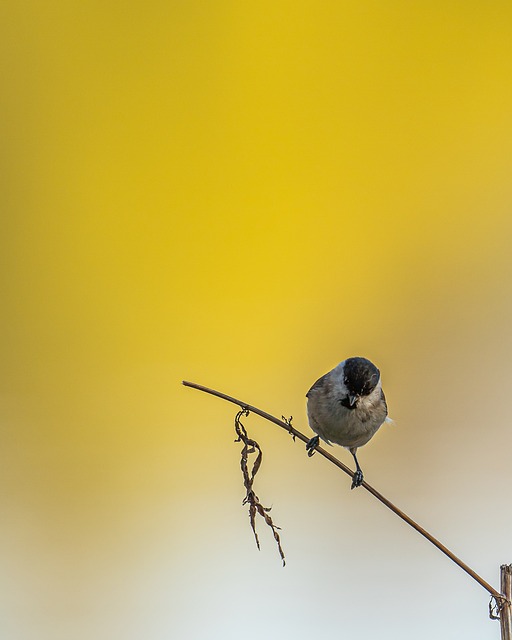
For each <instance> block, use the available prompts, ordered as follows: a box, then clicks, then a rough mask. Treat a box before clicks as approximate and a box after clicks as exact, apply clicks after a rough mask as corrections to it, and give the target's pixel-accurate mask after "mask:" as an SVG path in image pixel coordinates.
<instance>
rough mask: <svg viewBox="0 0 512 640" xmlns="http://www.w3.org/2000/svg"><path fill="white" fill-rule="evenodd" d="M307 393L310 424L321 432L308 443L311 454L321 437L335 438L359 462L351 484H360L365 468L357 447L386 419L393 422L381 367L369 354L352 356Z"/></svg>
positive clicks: (329, 441) (353, 486)
mask: <svg viewBox="0 0 512 640" xmlns="http://www.w3.org/2000/svg"><path fill="white" fill-rule="evenodd" d="M306 397H307V399H308V400H307V403H308V419H309V426H310V427H311V429H313V431H314V432H315V433H316V434H318V435H316V436H314V437H313V438H311V440H310V441H309V442H308V443H307V445H306V450H307V452H308V455H310V456H312V455H313V453H314V451H315V448H316V447H317V446H318V443H319V437H320V438H322V440H324V441H325V442H327V444H332V443H333V442H334V443H336V444H339V445H341V446H342V447H346V448H347V449H348V450H349V451H350V453H351V454H352V455H353V456H354V460H355V463H356V472H355V474H354V476H353V479H352V487H351V488H352V489H354V488H355V487H359V486H360V485H361V484H362V482H363V472H362V471H361V467H360V466H359V462H358V461H357V456H356V452H357V449H358V447H362V446H363V445H365V444H366V443H367V442H368V441H369V440H370V439H371V438H372V437H373V436H374V435H375V433H376V432H377V429H378V428H379V427H380V426H381V425H382V424H383V423H384V422H385V421H389V422H391V420H389V418H388V417H387V415H388V408H387V405H386V398H385V396H384V391H382V386H381V381H380V371H379V370H378V369H377V367H376V366H375V365H374V364H373V363H372V362H370V361H369V360H367V359H366V358H348V359H347V360H343V362H340V364H339V365H338V366H337V367H335V368H334V369H333V370H332V371H329V373H326V374H325V375H324V376H322V377H321V378H320V379H319V380H317V381H316V382H315V384H314V385H313V386H312V387H311V389H310V390H309V391H308V392H307V394H306Z"/></svg>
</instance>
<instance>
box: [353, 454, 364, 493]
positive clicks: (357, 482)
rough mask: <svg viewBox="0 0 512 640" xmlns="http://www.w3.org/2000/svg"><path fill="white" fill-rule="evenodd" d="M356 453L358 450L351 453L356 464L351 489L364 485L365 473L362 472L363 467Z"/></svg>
mask: <svg viewBox="0 0 512 640" xmlns="http://www.w3.org/2000/svg"><path fill="white" fill-rule="evenodd" d="M356 451H357V448H355V449H351V450H350V453H351V454H352V455H353V457H354V460H355V463H356V471H355V473H354V475H353V476H352V486H351V487H350V488H351V489H355V488H356V487H360V486H361V485H362V484H363V471H362V469H361V467H360V466H359V462H358V461H357V456H356Z"/></svg>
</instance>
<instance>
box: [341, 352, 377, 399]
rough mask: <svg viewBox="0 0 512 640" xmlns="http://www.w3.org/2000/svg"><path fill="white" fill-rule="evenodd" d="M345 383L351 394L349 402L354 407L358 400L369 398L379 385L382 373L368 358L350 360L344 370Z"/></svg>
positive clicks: (346, 362)
mask: <svg viewBox="0 0 512 640" xmlns="http://www.w3.org/2000/svg"><path fill="white" fill-rule="evenodd" d="M343 374H344V379H343V381H344V383H345V386H346V387H347V391H348V393H349V396H348V401H349V405H350V407H353V406H354V405H355V403H356V401H357V399H358V398H360V397H361V396H368V395H370V393H371V392H372V391H373V390H374V389H375V387H376V386H377V384H378V383H379V378H380V371H379V370H378V369H377V367H376V366H375V365H374V364H373V362H370V361H369V360H367V359H366V358H348V359H347V360H345V366H344V368H343Z"/></svg>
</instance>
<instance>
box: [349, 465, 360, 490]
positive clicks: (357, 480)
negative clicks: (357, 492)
mask: <svg viewBox="0 0 512 640" xmlns="http://www.w3.org/2000/svg"><path fill="white" fill-rule="evenodd" d="M362 484H363V472H362V471H361V469H358V470H357V471H356V472H355V473H354V475H353V476H352V486H351V487H350V488H351V489H355V488H356V487H360V486H361V485H362Z"/></svg>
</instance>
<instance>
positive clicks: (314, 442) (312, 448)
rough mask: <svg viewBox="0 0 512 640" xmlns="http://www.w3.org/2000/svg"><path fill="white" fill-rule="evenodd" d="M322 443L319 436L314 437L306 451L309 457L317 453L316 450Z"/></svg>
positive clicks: (307, 445)
mask: <svg viewBox="0 0 512 640" xmlns="http://www.w3.org/2000/svg"><path fill="white" fill-rule="evenodd" d="M319 442H320V438H319V437H318V436H313V438H311V440H309V441H308V443H307V444H306V451H307V452H308V456H309V457H310V458H311V456H312V455H313V454H314V453H315V449H316V448H317V447H318V443H319Z"/></svg>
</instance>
